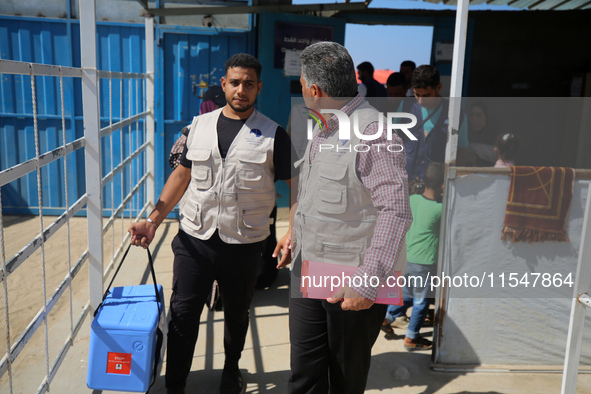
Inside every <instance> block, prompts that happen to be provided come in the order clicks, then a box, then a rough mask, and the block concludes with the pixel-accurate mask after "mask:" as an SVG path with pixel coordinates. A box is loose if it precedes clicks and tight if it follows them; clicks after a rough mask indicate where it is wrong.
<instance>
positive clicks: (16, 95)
mask: <svg viewBox="0 0 591 394" xmlns="http://www.w3.org/2000/svg"><path fill="white" fill-rule="evenodd" d="M68 23H70V24H71V26H70V27H68ZM69 31H71V35H68V32H69ZM0 32H1V33H2V34H0V54H1V57H2V59H9V60H19V61H26V62H35V63H43V64H55V65H64V66H74V67H80V63H81V61H80V34H79V27H78V22H77V21H67V20H66V21H61V20H59V21H46V20H31V19H30V18H29V19H27V18H0ZM97 36H98V42H99V44H98V61H99V69H106V70H112V71H124V72H145V59H144V58H145V53H144V52H145V42H144V27H143V26H142V25H130V26H121V25H109V24H100V25H99V26H98V27H97ZM35 85H36V97H37V100H36V105H37V116H38V130H39V146H40V153H44V152H47V151H49V150H52V149H55V148H57V147H58V146H61V145H62V144H63V137H62V121H61V115H62V114H61V88H60V80H59V78H57V77H35ZM122 85H123V91H124V94H123V102H122V101H121V95H120V91H121V88H122ZM112 88H113V91H112V94H111V95H109V81H108V80H101V85H100V105H101V120H102V126H106V125H108V124H109V118H110V117H111V113H110V110H111V108H113V114H112V122H113V123H115V122H117V121H119V120H120V119H121V112H123V116H124V117H128V116H130V115H134V114H136V113H138V112H143V111H144V110H145V108H144V106H143V102H144V87H143V84H140V85H136V82H135V81H133V80H132V81H131V82H130V81H129V80H127V79H125V80H123V81H121V80H120V79H114V80H113V82H112ZM63 91H64V114H65V117H66V122H65V125H66V127H65V128H66V142H71V141H73V140H75V139H77V138H80V137H82V136H83V135H84V128H83V120H82V115H83V111H82V88H81V82H80V79H78V78H63ZM130 91H131V92H130ZM130 93H131V94H130ZM0 94H1V97H2V100H1V103H0V133H2V136H3V138H2V140H1V146H0V157H1V159H0V170H3V169H5V168H8V167H11V166H13V165H15V164H18V163H22V162H24V161H26V160H29V159H31V158H34V157H35V144H34V127H33V104H32V93H31V81H30V77H29V76H12V75H2V78H1V79H0ZM136 95H139V100H138V99H137V98H136ZM110 96H111V97H110ZM110 100H112V101H110ZM121 108H122V111H121ZM143 127H144V126H143V124H142V125H141V128H140V134H142V137H141V141H143V138H144V137H143V130H144V128H143ZM132 138H136V131H135V127H134V129H133V131H132ZM105 139H107V140H108V139H109V137H107V138H105ZM108 144H109V145H108V146H109V148H110V140H109V142H108ZM119 146H120V138H119V135H118V134H117V137H116V140H115V141H114V143H113V147H114V149H115V151H114V154H116V158H114V160H113V161H114V164H115V165H117V164H119V163H120V161H121V153H120V152H121V150H120V148H119ZM129 153H130V151H129V149H127V150H126V151H124V154H125V155H129ZM105 155H108V158H105ZM125 157H126V156H124V157H123V158H125ZM103 158H104V161H103V173H104V174H106V173H108V172H109V171H110V169H111V162H110V151H108V150H106V151H105V152H103ZM115 159H116V160H115ZM67 160H68V174H67V175H64V159H63V158H62V159H59V160H57V161H55V162H53V163H51V164H49V165H48V166H46V167H44V168H43V169H42V170H41V174H42V177H41V178H42V185H41V187H42V195H43V206H44V212H53V213H60V212H61V211H63V210H64V209H65V205H66V203H65V193H66V192H65V179H64V177H65V176H67V178H68V188H69V194H68V197H69V201H70V204H71V203H73V202H74V201H75V200H76V199H78V198H79V197H80V196H82V195H83V194H84V192H85V178H84V152H83V151H82V150H79V151H77V152H74V153H72V154H70V155H68V157H67ZM140 160H145V158H144V157H143V156H141V157H140ZM143 167H144V165H143V163H142V165H140V170H143ZM136 173H137V172H136ZM36 176H37V175H36V172H33V173H31V174H28V175H27V176H25V177H23V178H22V179H20V180H17V181H14V182H12V183H11V184H9V185H6V186H4V187H3V188H2V205H3V208H4V211H5V213H13V214H17V213H36V211H37V210H36V208H37V207H38V197H37V195H38V189H37V179H36ZM136 178H137V176H136ZM135 181H137V179H135ZM133 186H135V184H133V185H131V183H130V184H129V186H128V187H126V188H124V189H126V191H127V192H129V189H130V188H131V187H133ZM107 187H108V188H111V187H112V186H111V185H108V186H107ZM115 188H116V189H119V190H115V192H116V193H115V194H116V195H117V197H118V200H117V201H115V202H116V205H118V204H120V202H121V187H117V186H115ZM124 191H125V190H124ZM109 196H110V191H109ZM142 198H143V197H142ZM138 203H139V201H136V202H135V203H134V206H133V208H134V209H137V206H138V205H137V204H138ZM109 204H112V201H111V200H109ZM141 205H143V203H141Z"/></svg>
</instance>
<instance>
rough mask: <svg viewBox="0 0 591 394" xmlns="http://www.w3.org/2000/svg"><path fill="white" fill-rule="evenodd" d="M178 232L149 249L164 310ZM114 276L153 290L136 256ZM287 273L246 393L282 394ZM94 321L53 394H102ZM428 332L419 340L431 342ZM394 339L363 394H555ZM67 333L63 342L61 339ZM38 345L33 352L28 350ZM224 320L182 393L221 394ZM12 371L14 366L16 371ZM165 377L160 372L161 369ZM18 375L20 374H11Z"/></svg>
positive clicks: (256, 327) (210, 319) (252, 335)
mask: <svg viewBox="0 0 591 394" xmlns="http://www.w3.org/2000/svg"><path fill="white" fill-rule="evenodd" d="M286 228H287V225H286V222H285V221H279V222H278V233H281V234H282V233H284V232H285V231H286ZM177 229H178V225H177V223H176V221H173V220H170V221H166V222H165V223H163V224H162V226H161V227H160V229H159V231H158V235H157V238H156V239H155V240H154V242H153V244H152V247H151V250H152V253H153V256H154V258H155V268H156V275H157V278H158V282H159V283H161V284H162V285H163V286H164V289H165V299H166V303H167V309H166V310H167V311H168V300H169V298H170V292H171V283H172V264H171V262H172V251H171V249H170V242H171V241H172V238H173V237H174V235H175V234H176V231H177ZM128 259H129V260H128V261H126V264H125V265H124V269H122V272H121V274H120V275H119V276H118V279H117V282H116V285H120V286H122V285H134V284H139V283H140V282H141V283H151V278H150V277H149V270H148V269H147V268H146V266H145V264H146V262H147V259H146V257H145V254H144V253H143V251H142V250H141V249H135V250H133V251H132V252H131V253H130V256H129V257H128ZM288 281H289V271H288V270H286V269H283V270H281V271H280V272H279V276H278V278H277V281H276V282H275V284H274V285H273V286H272V287H271V288H270V289H267V290H262V291H257V292H256V294H255V298H254V301H253V305H252V308H251V321H250V330H249V333H248V336H247V340H246V347H245V350H244V353H243V357H242V360H241V364H240V366H241V370H242V373H243V377H244V380H245V382H246V384H247V390H246V391H247V392H248V393H276V394H282V393H286V392H287V385H286V383H287V380H288V377H289V374H290V368H289V332H288V308H287V305H288ZM90 322H91V318H90V317H87V318H86V320H85V322H84V324H83V326H82V328H81V330H80V332H79V334H78V336H77V337H76V338H75V340H74V345H73V347H72V348H70V350H69V352H68V354H67V356H66V359H65V360H64V362H63V364H62V365H61V367H60V369H59V370H58V372H57V374H56V376H55V378H54V379H53V382H52V383H51V386H50V392H52V393H91V392H92V393H100V391H93V390H91V389H88V388H87V387H86V374H87V360H88V345H89V334H90ZM432 332H433V329H432V328H425V329H424V332H423V334H424V335H425V336H427V337H431V336H432ZM395 334H396V335H395V338H394V339H391V340H387V339H386V338H385V337H384V335H383V334H381V335H380V337H379V338H378V340H377V342H376V344H375V346H374V348H373V356H372V367H371V371H370V374H369V380H368V384H367V390H366V392H367V393H559V392H560V385H561V378H562V376H561V374H559V373H553V374H552V373H498V372H495V373H492V372H473V373H457V372H455V373H454V372H435V371H433V370H432V369H431V353H430V351H418V352H412V353H409V352H407V351H406V350H405V349H404V347H403V345H402V338H403V337H404V330H400V329H395ZM66 335H67V334H66V333H65V334H64V335H63V338H65V337H66ZM33 346H35V345H33ZM223 359H224V356H223V315H222V313H221V312H209V311H207V310H204V311H203V314H202V317H201V326H200V336H199V340H198V343H197V347H196V350H195V355H194V359H193V366H192V371H191V374H190V375H189V380H188V386H187V393H203V394H212V393H217V392H218V386H219V380H220V377H221V372H222V366H223V361H224V360H223ZM15 367H16V366H15ZM26 368H27V369H25V370H24V371H23V372H21V373H20V375H22V376H21V379H19V380H18V381H16V380H15V382H16V384H13V392H14V393H34V392H35V391H36V390H37V387H38V386H39V383H40V381H31V382H27V379H26V376H27V375H28V373H27V372H29V371H30V372H31V373H32V372H33V371H35V370H37V369H40V370H44V369H45V362H44V359H43V362H42V363H40V362H36V363H30V364H28V365H27V367H26ZM163 371H164V369H163ZM13 374H15V376H16V375H18V374H19V373H18V371H16V370H15V371H13ZM0 383H4V384H0V392H2V393H8V392H9V390H8V388H7V385H6V376H5V377H4V378H3V379H2V381H0ZM165 392H166V390H165V388H164V377H163V375H162V376H160V377H158V378H157V379H156V382H155V385H154V386H153V387H152V389H151V390H150V393H154V394H157V393H165ZM589 392H591V375H589V374H581V375H579V379H578V387H577V393H589Z"/></svg>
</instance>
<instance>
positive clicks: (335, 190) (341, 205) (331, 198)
mask: <svg viewBox="0 0 591 394" xmlns="http://www.w3.org/2000/svg"><path fill="white" fill-rule="evenodd" d="M319 175H320V178H319V181H320V185H319V187H318V194H317V196H318V200H317V201H316V204H317V208H316V209H317V210H318V212H321V213H326V214H331V215H338V214H341V213H344V212H345V211H346V210H347V166H346V165H339V164H329V163H320V167H319Z"/></svg>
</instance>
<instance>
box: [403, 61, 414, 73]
mask: <svg viewBox="0 0 591 394" xmlns="http://www.w3.org/2000/svg"><path fill="white" fill-rule="evenodd" d="M402 67H409V68H410V69H411V71H414V70H415V68H417V64H416V63H415V62H413V61H412V60H405V61H403V62H402V63H400V68H402Z"/></svg>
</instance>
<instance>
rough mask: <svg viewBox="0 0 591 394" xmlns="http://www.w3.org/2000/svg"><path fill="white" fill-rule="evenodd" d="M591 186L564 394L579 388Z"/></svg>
mask: <svg viewBox="0 0 591 394" xmlns="http://www.w3.org/2000/svg"><path fill="white" fill-rule="evenodd" d="M590 215H591V184H589V187H588V189H587V204H586V206H585V218H584V220H583V233H582V234H581V246H580V248H579V262H578V264H577V274H576V277H575V289H574V293H573V300H572V306H571V310H570V322H569V325H568V336H567V339H566V355H565V356H564V373H563V374H562V390H561V393H562V394H575V390H576V388H577V374H578V372H579V358H580V356H581V344H582V342H583V327H584V325H585V310H586V308H587V307H586V306H585V305H583V304H581V303H580V302H579V300H578V298H579V296H580V295H581V293H582V292H586V291H587V290H588V289H589V285H591V264H589V262H590V261H591V217H589V216H590Z"/></svg>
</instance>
